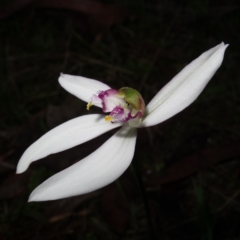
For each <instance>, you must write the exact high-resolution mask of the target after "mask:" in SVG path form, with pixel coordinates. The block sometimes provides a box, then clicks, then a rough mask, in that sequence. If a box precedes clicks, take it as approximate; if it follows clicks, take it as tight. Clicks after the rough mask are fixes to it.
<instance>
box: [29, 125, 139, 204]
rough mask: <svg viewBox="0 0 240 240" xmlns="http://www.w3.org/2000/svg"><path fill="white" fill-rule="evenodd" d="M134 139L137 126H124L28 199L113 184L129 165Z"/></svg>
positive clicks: (45, 197) (40, 198)
mask: <svg viewBox="0 0 240 240" xmlns="http://www.w3.org/2000/svg"><path fill="white" fill-rule="evenodd" d="M135 143H136V129H134V128H129V127H126V126H125V127H122V128H121V129H120V130H119V131H118V132H117V133H116V134H115V135H113V136H112V137H111V138H110V139H108V141H106V142H105V143H104V144H103V145H102V146H101V147H100V148H98V149H97V150H96V151H95V152H93V153H92V154H90V155H89V156H87V157H86V158H84V159H83V160H81V161H79V162H78V163H75V164H74V165H72V166H71V167H69V168H67V169H65V170H63V171H61V172H60V173H57V174H56V175H54V176H52V177H51V178H49V179H48V180H46V181H45V182H44V183H42V184H41V185H39V186H38V187H37V188H36V189H35V190H34V191H33V192H32V194H31V196H30V197H29V201H47V200H54V199H61V198H66V197H71V196H76V195H80V194H84V193H88V192H92V191H94V190H97V189H99V188H102V187H104V186H106V185H108V184H110V183H111V182H113V181H114V180H116V179H117V178H118V177H119V176H121V175H122V173H123V172H124V171H125V170H126V169H127V168H128V166H129V165H130V163H131V161H132V158H133V155H134V149H135Z"/></svg>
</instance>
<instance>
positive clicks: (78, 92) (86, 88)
mask: <svg viewBox="0 0 240 240" xmlns="http://www.w3.org/2000/svg"><path fill="white" fill-rule="evenodd" d="M58 81H59V83H60V85H61V86H62V87H63V88H64V89H65V90H67V91H68V92H70V93H71V94H73V95H74V96H76V97H78V98H80V99H81V100H83V101H85V102H89V101H90V100H91V97H92V95H93V94H96V93H97V92H99V91H101V90H102V91H105V90H108V89H110V87H109V86H108V85H106V84H104V83H102V82H100V81H97V80H93V79H90V78H85V77H81V76H73V75H68V74H62V73H61V75H60V77H59V79H58ZM98 107H101V105H98Z"/></svg>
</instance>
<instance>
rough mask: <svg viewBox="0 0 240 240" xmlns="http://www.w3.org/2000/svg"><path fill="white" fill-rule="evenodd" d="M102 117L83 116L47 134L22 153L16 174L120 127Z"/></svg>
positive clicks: (97, 115) (94, 115)
mask: <svg viewBox="0 0 240 240" xmlns="http://www.w3.org/2000/svg"><path fill="white" fill-rule="evenodd" d="M104 117H105V116H104V115H101V114H90V115H84V116H81V117H78V118H74V119H72V120H70V121H67V122H65V123H63V124H61V125H59V126H57V127H56V128H54V129H52V130H51V131H49V132H47V133H46V134H45V135H43V136H42V137H41V138H39V139H38V140H37V141H36V142H34V143H33V144H32V145H31V146H30V147H29V148H28V149H27V150H26V151H25V152H24V154H23V155H22V157H21V159H20V161H19V163H18V166H17V173H22V172H24V171H25V170H26V169H27V168H28V166H29V164H30V163H31V162H33V161H36V160H38V159H40V158H44V157H46V156H48V155H49V154H52V153H57V152H61V151H64V150H66V149H69V148H72V147H74V146H77V145H79V144H81V143H84V142H87V141H88V140H90V139H93V138H95V137H97V136H99V135H101V134H103V133H105V132H107V131H109V130H111V129H114V128H116V127H119V126H121V124H119V123H114V124H112V123H109V122H106V121H105V120H104Z"/></svg>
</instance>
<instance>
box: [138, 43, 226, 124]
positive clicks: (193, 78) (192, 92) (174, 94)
mask: <svg viewBox="0 0 240 240" xmlns="http://www.w3.org/2000/svg"><path fill="white" fill-rule="evenodd" d="M227 46H228V45H225V44H224V43H221V44H219V45H217V46H216V47H214V48H211V49H210V50H208V51H207V52H204V53H203V54H202V55H200V56H199V57H198V58H197V59H195V60H194V61H192V62H191V63H190V64H189V65H187V66H186V67H185V68H184V69H183V70H182V71H181V72H180V73H179V74H177V75H176V76H175V77H174V78H173V79H172V80H171V81H170V82H169V83H168V84H166V85H165V86H164V87H163V88H162V89H161V90H160V91H159V92H158V93H157V95H156V96H155V97H154V98H153V99H152V101H151V102H150V103H149V104H148V105H147V108H146V113H147V115H146V117H145V119H144V120H143V122H142V125H141V127H147V126H152V125H156V124H159V123H161V122H163V121H165V120H166V119H168V118H170V117H172V116H174V115H175V114H177V113H178V112H180V111H182V110H183V109H184V108H186V107H187V106H189V105H190V104H191V103H192V102H193V101H194V100H195V99H196V98H197V97H198V96H199V94H200V93H201V92H202V91H203V89H204V87H205V86H206V85H207V83H208V82H209V80H210V79H211V78H212V76H213V75H214V74H215V72H216V71H217V69H218V68H219V67H220V65H221V63H222V61H223V57H224V52H225V50H226V48H227Z"/></svg>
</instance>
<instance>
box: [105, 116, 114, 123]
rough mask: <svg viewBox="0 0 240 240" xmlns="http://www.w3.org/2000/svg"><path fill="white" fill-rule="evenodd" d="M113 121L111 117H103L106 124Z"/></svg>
mask: <svg viewBox="0 0 240 240" xmlns="http://www.w3.org/2000/svg"><path fill="white" fill-rule="evenodd" d="M112 120H113V118H112V117H111V116H106V117H105V121H107V122H110V121H112Z"/></svg>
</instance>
